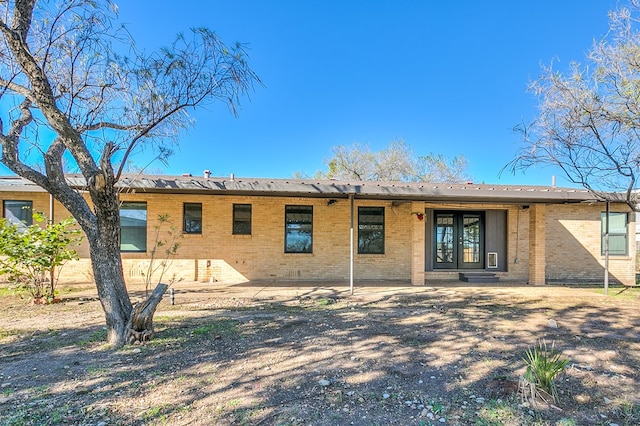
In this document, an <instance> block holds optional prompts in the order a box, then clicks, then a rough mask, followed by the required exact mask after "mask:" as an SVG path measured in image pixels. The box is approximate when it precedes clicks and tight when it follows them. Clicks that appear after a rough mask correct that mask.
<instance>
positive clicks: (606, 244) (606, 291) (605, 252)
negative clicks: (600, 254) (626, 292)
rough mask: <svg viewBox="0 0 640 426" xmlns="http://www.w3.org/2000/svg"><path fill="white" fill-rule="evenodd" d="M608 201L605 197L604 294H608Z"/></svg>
mask: <svg viewBox="0 0 640 426" xmlns="http://www.w3.org/2000/svg"><path fill="white" fill-rule="evenodd" d="M610 209H611V207H610V202H609V200H608V199H607V213H606V216H607V217H606V218H605V221H604V223H605V225H604V226H605V228H604V294H605V296H606V295H608V294H609V213H610V211H611V210H610Z"/></svg>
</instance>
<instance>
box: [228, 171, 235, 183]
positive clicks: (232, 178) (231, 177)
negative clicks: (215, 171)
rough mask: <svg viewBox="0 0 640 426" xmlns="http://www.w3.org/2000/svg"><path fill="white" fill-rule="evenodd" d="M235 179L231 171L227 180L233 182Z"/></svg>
mask: <svg viewBox="0 0 640 426" xmlns="http://www.w3.org/2000/svg"><path fill="white" fill-rule="evenodd" d="M235 179H236V176H235V175H234V174H233V173H231V176H229V180H230V181H231V182H233V181H234V180H235Z"/></svg>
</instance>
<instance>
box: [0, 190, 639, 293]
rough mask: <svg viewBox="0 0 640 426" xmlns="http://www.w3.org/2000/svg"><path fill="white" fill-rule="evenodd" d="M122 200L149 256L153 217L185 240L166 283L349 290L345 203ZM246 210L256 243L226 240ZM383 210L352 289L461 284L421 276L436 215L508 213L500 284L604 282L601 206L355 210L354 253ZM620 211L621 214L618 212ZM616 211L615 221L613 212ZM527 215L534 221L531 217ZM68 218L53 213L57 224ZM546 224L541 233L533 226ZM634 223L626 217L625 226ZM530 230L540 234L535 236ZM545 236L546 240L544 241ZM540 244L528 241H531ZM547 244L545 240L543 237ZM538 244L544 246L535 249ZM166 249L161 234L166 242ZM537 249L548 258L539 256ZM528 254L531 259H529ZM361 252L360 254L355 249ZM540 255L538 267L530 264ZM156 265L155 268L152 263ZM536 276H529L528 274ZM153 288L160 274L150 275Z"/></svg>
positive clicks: (133, 261)
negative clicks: (360, 228)
mask: <svg viewBox="0 0 640 426" xmlns="http://www.w3.org/2000/svg"><path fill="white" fill-rule="evenodd" d="M121 198H122V200H126V201H145V202H147V217H148V232H147V246H148V248H149V249H150V248H151V247H152V245H153V242H154V232H153V230H154V226H156V225H158V221H157V217H158V215H159V214H164V213H167V214H169V215H170V218H171V220H172V221H173V223H174V225H175V226H176V227H177V229H178V232H179V233H180V235H181V236H182V237H181V238H180V239H179V242H180V244H181V248H180V249H179V251H178V256H177V257H176V258H175V259H173V260H172V261H171V262H170V265H169V268H168V270H167V271H166V273H165V275H164V277H163V280H164V281H170V280H172V279H176V280H187V281H192V280H196V281H203V282H209V281H220V280H235V281H241V280H256V279H262V280H347V279H348V278H349V234H350V232H349V224H350V203H349V201H348V200H346V199H340V200H338V202H337V203H335V204H333V205H332V206H328V205H327V200H326V199H308V198H283V197H256V198H253V197H240V196H211V195H180V194H123V195H122V196H121ZM5 199H9V200H31V201H33V202H34V209H36V210H39V211H43V212H45V213H47V214H48V211H49V195H48V194H46V193H38V192H25V193H20V192H12V193H0V200H5ZM183 203H202V206H203V222H204V223H203V232H202V234H200V235H192V234H184V235H182V233H181V231H182V214H183V210H182V209H183ZM234 203H248V204H252V214H253V217H252V219H253V220H252V235H249V236H244V235H232V229H231V228H232V205H233V204H234ZM288 204H299V205H311V206H313V253H312V254H286V253H284V210H285V205H288ZM358 206H380V207H385V225H386V227H385V230H386V235H385V254H383V255H358V254H357V253H356V254H355V255H354V260H355V270H354V278H355V279H356V280H405V281H410V282H411V283H413V284H416V285H421V284H423V283H425V281H426V282H427V283H428V282H429V281H433V280H439V279H457V272H455V273H452V272H446V271H440V272H438V271H435V272H426V273H425V271H424V265H425V226H431V224H427V221H426V220H424V221H419V220H418V219H417V218H416V216H415V215H414V214H412V213H414V212H424V211H425V209H427V208H434V209H473V210H485V209H495V208H497V209H506V210H507V223H508V234H507V250H508V253H507V259H508V265H507V269H508V270H507V272H500V273H498V275H499V276H500V277H501V279H502V280H508V281H516V282H528V281H530V276H529V275H530V274H531V273H533V274H537V275H535V277H536V279H538V280H539V277H540V274H541V272H540V263H542V265H543V269H542V270H543V271H544V272H542V273H543V277H544V278H543V282H542V283H544V282H548V281H551V282H554V281H573V282H575V281H579V280H590V281H593V280H597V279H599V278H600V277H603V271H602V268H603V265H604V258H603V256H601V255H600V212H601V211H603V208H602V206H588V205H585V204H573V205H549V206H546V208H544V210H545V211H544V214H543V215H541V214H540V211H541V210H540V209H538V208H537V207H535V206H533V205H532V206H531V207H530V208H523V207H522V206H513V205H494V204H477V205H476V204H474V205H472V206H471V207H470V205H468V204H459V203H449V204H436V203H424V202H412V203H392V202H384V201H364V200H356V201H355V212H356V215H355V220H356V223H355V227H356V229H355V232H354V243H355V244H356V245H357V238H358V234H357V207H358ZM621 208H622V207H621V206H617V211H620V209H621ZM612 210H614V211H615V209H614V208H612ZM532 212H534V213H533V215H534V216H532ZM66 216H67V213H66V210H64V209H63V208H62V207H61V206H60V205H59V203H57V202H56V203H54V220H56V221H59V220H61V219H63V218H64V217H66ZM541 217H543V218H544V223H543V226H540V223H538V222H537V221H539V220H541V219H540V218H541ZM633 219H634V218H632V217H631V220H633ZM532 225H534V226H535V229H536V231H537V233H536V232H531V231H532V229H533V228H531V227H532ZM542 229H544V231H545V232H544V233H543V234H540V232H541V230H542ZM634 230H635V223H633V222H632V223H630V224H629V232H630V238H629V253H630V255H629V256H622V257H620V256H618V257H615V256H612V257H611V260H610V269H611V274H612V279H614V280H617V281H621V282H624V283H626V284H631V283H633V282H634V281H635V256H634V254H635V246H634V242H635V239H634V238H633V237H634V234H635V233H634ZM532 235H533V238H534V239H535V240H536V241H535V242H534V243H532V241H531V236H532ZM542 235H543V237H542ZM538 236H540V237H541V238H542V239H541V240H539V239H538ZM161 238H162V239H164V238H166V234H164V233H163V234H162V237H161ZM539 241H543V246H544V250H543V251H542V252H541V251H536V250H539V248H540V247H539ZM532 248H536V250H533V251H532ZM356 251H357V247H356ZM78 252H79V254H80V257H81V258H82V260H80V261H77V262H70V263H68V264H67V265H66V266H65V267H64V268H63V269H62V271H61V279H62V280H63V281H68V282H87V281H91V280H92V274H91V268H90V263H89V260H88V247H87V244H86V242H85V243H83V244H82V246H81V247H79V248H78ZM542 253H544V257H543V259H542V261H538V262H537V267H532V265H533V264H532V261H533V260H536V259H538V258H539V257H540V256H542ZM122 257H123V267H124V275H125V278H126V280H127V281H128V282H131V283H134V282H143V281H144V280H145V277H146V275H147V273H148V268H149V255H148V254H147V253H123V255H122ZM155 265H158V262H156V263H155ZM532 271H533V272H532ZM156 278H157V274H156Z"/></svg>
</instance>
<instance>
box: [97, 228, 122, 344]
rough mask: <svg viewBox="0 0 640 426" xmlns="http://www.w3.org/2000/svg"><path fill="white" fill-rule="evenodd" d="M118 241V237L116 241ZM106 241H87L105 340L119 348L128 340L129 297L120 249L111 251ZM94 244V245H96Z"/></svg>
mask: <svg viewBox="0 0 640 426" xmlns="http://www.w3.org/2000/svg"><path fill="white" fill-rule="evenodd" d="M116 242H117V240H116ZM105 243H107V241H101V240H100V239H99V240H98V241H97V242H93V243H91V241H90V242H89V244H90V247H91V264H92V266H93V278H94V280H95V282H96V287H97V289H98V297H99V298H100V303H101V304H102V309H103V310H104V314H105V319H106V322H107V342H108V343H109V344H110V345H113V346H115V347H119V346H122V345H125V344H126V343H127V338H128V337H129V328H128V324H129V318H130V317H131V310H132V306H131V300H130V299H129V293H127V287H126V284H125V282H124V276H123V274H122V261H121V259H120V250H119V248H118V249H117V250H114V249H113V248H112V247H110V245H112V244H105ZM96 246H97V247H96Z"/></svg>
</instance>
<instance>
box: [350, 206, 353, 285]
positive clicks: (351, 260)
mask: <svg viewBox="0 0 640 426" xmlns="http://www.w3.org/2000/svg"><path fill="white" fill-rule="evenodd" d="M349 203H350V207H351V226H350V228H349V289H350V291H351V295H352V296H353V194H349Z"/></svg>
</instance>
